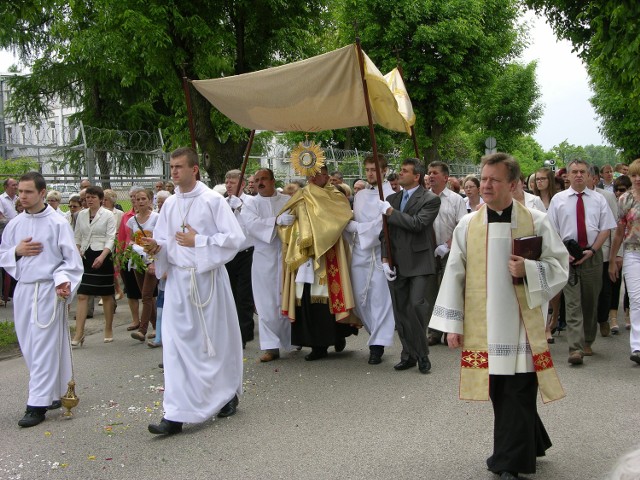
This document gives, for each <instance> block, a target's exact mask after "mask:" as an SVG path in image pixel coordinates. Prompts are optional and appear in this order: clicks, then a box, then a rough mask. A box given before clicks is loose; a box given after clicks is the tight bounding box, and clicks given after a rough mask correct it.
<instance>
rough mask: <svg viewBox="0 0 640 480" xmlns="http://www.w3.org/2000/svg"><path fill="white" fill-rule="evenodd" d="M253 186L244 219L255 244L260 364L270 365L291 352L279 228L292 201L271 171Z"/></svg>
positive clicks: (262, 173)
mask: <svg viewBox="0 0 640 480" xmlns="http://www.w3.org/2000/svg"><path fill="white" fill-rule="evenodd" d="M253 184H254V189H256V190H257V191H258V195H257V196H255V197H248V199H245V201H244V205H243V206H242V214H241V217H242V221H243V222H244V223H245V225H248V226H250V227H249V228H248V229H247V233H248V234H249V236H251V237H253V244H254V251H253V265H252V267H251V284H252V287H253V299H254V302H255V304H256V311H257V312H258V333H259V335H260V348H261V349H262V350H264V353H263V354H262V356H261V357H260V361H261V362H270V361H272V360H275V359H277V358H279V357H280V349H282V350H284V351H288V350H290V349H291V322H290V321H289V319H288V318H287V317H286V316H285V315H282V308H281V303H282V242H281V241H280V238H279V237H278V234H277V228H276V218H278V213H279V212H280V210H282V207H284V205H285V203H287V202H288V201H289V199H290V198H291V197H289V195H283V194H281V193H278V192H277V191H276V180H275V177H274V176H273V171H271V170H270V169H268V168H263V169H260V170H258V171H257V172H256V173H255V175H254V180H253ZM280 221H282V219H281V218H280Z"/></svg>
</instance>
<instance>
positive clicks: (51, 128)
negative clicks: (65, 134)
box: [49, 122, 56, 144]
mask: <svg viewBox="0 0 640 480" xmlns="http://www.w3.org/2000/svg"><path fill="white" fill-rule="evenodd" d="M49 136H50V138H51V143H52V144H55V143H56V122H49Z"/></svg>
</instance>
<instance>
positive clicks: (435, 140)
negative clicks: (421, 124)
mask: <svg viewBox="0 0 640 480" xmlns="http://www.w3.org/2000/svg"><path fill="white" fill-rule="evenodd" d="M442 131H443V127H442V125H439V124H435V125H430V126H428V127H427V129H426V133H427V136H428V137H429V138H430V139H431V145H429V146H428V147H427V148H426V149H425V152H424V162H425V166H428V165H429V164H430V163H431V162H434V161H438V160H440V152H439V151H438V150H439V148H440V141H441V139H442Z"/></svg>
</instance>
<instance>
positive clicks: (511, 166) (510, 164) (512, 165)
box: [480, 152, 520, 182]
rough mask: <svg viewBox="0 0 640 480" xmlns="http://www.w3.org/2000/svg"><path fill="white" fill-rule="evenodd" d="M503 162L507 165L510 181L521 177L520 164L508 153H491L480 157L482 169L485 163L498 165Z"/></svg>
mask: <svg viewBox="0 0 640 480" xmlns="http://www.w3.org/2000/svg"><path fill="white" fill-rule="evenodd" d="M499 163H502V164H503V165H504V166H505V167H507V172H508V177H507V180H508V181H509V182H515V181H517V180H518V179H519V178H520V164H519V163H518V161H517V160H516V159H515V158H513V157H512V156H511V155H509V154H508V153H502V152H500V153H492V154H491V155H485V156H484V157H482V158H481V159H480V171H482V169H483V168H484V166H485V165H497V164H499Z"/></svg>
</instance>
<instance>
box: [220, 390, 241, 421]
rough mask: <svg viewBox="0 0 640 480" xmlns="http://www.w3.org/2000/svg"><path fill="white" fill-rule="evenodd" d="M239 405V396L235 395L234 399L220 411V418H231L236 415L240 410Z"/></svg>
mask: <svg viewBox="0 0 640 480" xmlns="http://www.w3.org/2000/svg"><path fill="white" fill-rule="evenodd" d="M238 403H239V402H238V396H237V395H234V396H233V398H232V399H231V400H229V401H228V402H227V404H226V405H225V406H224V407H222V408H221V409H220V411H219V412H218V418H225V417H230V416H231V415H235V414H236V410H237V408H238Z"/></svg>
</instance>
